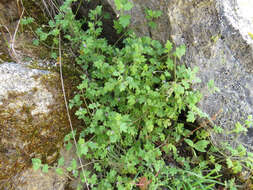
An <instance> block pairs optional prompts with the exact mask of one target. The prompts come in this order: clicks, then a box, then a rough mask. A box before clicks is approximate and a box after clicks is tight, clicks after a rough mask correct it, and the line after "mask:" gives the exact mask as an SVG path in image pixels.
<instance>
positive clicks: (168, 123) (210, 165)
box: [33, 0, 252, 190]
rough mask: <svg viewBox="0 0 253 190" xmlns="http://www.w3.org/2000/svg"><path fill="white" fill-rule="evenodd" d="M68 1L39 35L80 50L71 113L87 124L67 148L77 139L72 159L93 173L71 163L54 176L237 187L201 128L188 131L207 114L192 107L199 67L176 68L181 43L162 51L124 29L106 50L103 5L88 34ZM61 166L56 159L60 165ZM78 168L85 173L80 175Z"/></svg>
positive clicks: (104, 185) (102, 182) (122, 24)
mask: <svg viewBox="0 0 253 190" xmlns="http://www.w3.org/2000/svg"><path fill="white" fill-rule="evenodd" d="M72 2H73V0H67V1H65V3H64V4H63V6H62V7H61V8H60V11H61V12H60V13H59V14H58V15H57V16H56V17H55V20H54V21H50V23H49V25H50V27H51V30H50V32H49V33H45V32H43V30H38V31H39V35H40V37H41V40H46V39H47V38H48V37H49V36H51V37H52V38H53V39H54V40H53V41H54V43H55V44H56V45H59V42H60V40H59V35H62V36H63V37H64V39H66V40H68V42H69V44H71V46H72V47H73V49H74V50H75V51H77V53H78V56H77V57H76V59H75V64H77V65H78V68H79V73H81V75H80V78H81V80H82V82H81V83H80V84H79V85H78V86H77V91H76V95H75V97H74V98H73V99H72V100H70V102H69V108H70V109H73V108H75V109H77V111H76V112H75V115H76V117H78V119H80V120H82V121H83V122H84V124H85V125H84V126H83V131H82V132H81V133H80V134H74V133H73V132H72V133H70V134H68V135H67V136H66V137H65V139H64V143H65V145H66V148H67V149H70V148H71V147H72V140H73V139H74V138H78V140H77V144H76V154H77V155H78V156H79V157H84V158H85V159H86V160H89V161H90V163H88V164H86V165H89V166H92V170H90V169H88V168H85V166H80V165H78V160H75V159H73V160H72V162H71V165H70V166H69V167H68V168H67V169H66V170H64V169H63V168H61V167H58V168H57V169H56V171H57V172H58V173H59V174H63V173H64V172H72V175H73V176H74V177H76V178H80V179H81V183H82V185H83V183H86V185H87V186H88V187H90V188H91V189H141V190H145V189H162V188H164V187H166V188H168V189H184V190H188V189H191V190H193V189H206V190H208V189H215V188H216V187H217V188H219V187H227V188H230V189H233V188H236V186H235V184H234V181H233V179H226V178H225V177H223V175H222V172H221V171H222V167H224V165H225V163H226V162H227V164H228V168H232V170H235V171H236V172H238V171H239V170H240V168H238V167H237V165H238V164H236V165H233V162H232V165H231V163H229V159H228V158H227V159H226V161H225V162H224V160H220V159H219V156H217V155H221V151H220V149H219V148H217V147H216V146H214V145H213V144H212V143H211V141H210V134H211V132H210V131H209V130H208V129H207V128H206V127H205V126H203V127H202V126H199V127H197V126H196V127H195V129H196V130H195V129H193V130H192V131H191V130H190V129H189V128H187V125H188V124H189V123H191V125H193V126H195V125H197V124H196V123H194V122H195V120H196V117H206V115H205V114H204V113H202V112H201V110H199V109H198V107H197V103H198V102H199V101H200V99H201V94H200V92H199V91H196V90H193V89H192V88H191V85H192V84H194V83H198V82H200V80H199V79H198V78H197V77H196V73H197V69H194V70H191V69H190V68H186V67H185V66H184V65H182V64H178V63H179V62H180V60H181V58H182V56H183V55H184V54H185V51H186V48H185V46H184V45H181V46H179V47H175V48H173V45H172V43H171V42H169V41H167V43H166V44H165V46H163V45H161V44H160V42H158V41H156V40H152V39H150V38H149V37H142V38H139V37H136V36H135V34H134V33H133V32H131V31H127V32H125V34H124V40H123V47H121V48H118V47H117V46H116V45H109V44H108V43H107V40H106V39H104V38H101V37H100V36H101V31H102V28H101V26H102V23H101V21H100V19H99V18H100V17H101V10H102V7H101V6H98V7H97V8H96V9H95V10H91V11H90V13H89V18H88V19H87V21H86V22H87V25H88V29H87V30H86V31H83V30H82V28H81V27H82V24H83V22H84V21H82V20H79V21H78V20H76V19H75V15H74V14H73V12H72V10H71V8H70V7H71V3H72ZM115 3H116V7H117V9H120V10H123V11H127V10H130V9H131V8H132V4H131V3H130V4H129V3H128V1H122V0H117V1H115ZM150 14H151V13H149V16H150ZM157 14H158V13H157ZM159 15H160V13H159ZM151 16H152V15H151ZM151 16H150V17H151ZM152 18H153V17H152ZM129 21H130V18H129V17H128V16H127V17H124V16H123V17H120V18H119V20H118V21H116V22H115V28H116V29H117V30H119V31H121V32H122V30H123V29H126V28H127V26H128V25H129ZM54 56H55V57H57V56H58V57H61V55H60V54H59V55H57V54H55V55H54ZM182 115H184V116H185V120H184V121H182V120H181V116H182ZM182 118H184V117H182ZM187 123H188V124H187ZM237 128H238V126H237ZM215 129H216V130H218V129H220V128H218V127H216V128H215ZM236 153H238V154H241V151H238V152H236ZM234 155H235V154H234ZM206 156H208V158H206ZM229 158H231V157H229ZM33 163H34V168H35V169H38V168H42V169H43V170H44V171H47V170H48V166H47V165H43V164H42V163H41V161H40V160H38V159H36V158H35V159H33ZM250 163H252V162H251V161H248V162H247V163H246V162H245V165H247V166H249V164H250ZM63 164H64V159H63V158H60V159H59V162H58V166H62V165H63ZM83 167H84V169H85V172H81V171H80V168H83ZM82 185H81V184H80V185H79V187H80V188H81V186H82Z"/></svg>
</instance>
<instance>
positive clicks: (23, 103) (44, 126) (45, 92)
mask: <svg viewBox="0 0 253 190" xmlns="http://www.w3.org/2000/svg"><path fill="white" fill-rule="evenodd" d="M59 84H60V81H59V75H58V74H57V73H54V72H49V71H46V70H39V69H33V68H30V67H29V65H28V64H16V63H3V64H0V189H2V188H3V187H7V185H8V184H9V182H10V181H12V177H14V176H15V175H18V174H19V173H20V172H22V171H24V169H26V168H28V167H30V166H31V159H32V158H40V159H41V160H42V162H43V163H48V164H50V163H53V162H54V161H55V160H56V159H57V156H58V152H59V150H60V147H61V143H62V140H63V138H64V136H65V135H66V133H67V132H69V125H68V120H67V116H66V111H65V106H64V105H65V104H64V102H63V97H62V92H61V87H60V85H59ZM27 175H28V174H27ZM15 181H17V179H16V178H15ZM1 185H3V186H2V187H1ZM7 189H8V188H7ZM9 189H10V188H9Z"/></svg>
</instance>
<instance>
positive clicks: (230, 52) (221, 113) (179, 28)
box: [108, 0, 253, 145]
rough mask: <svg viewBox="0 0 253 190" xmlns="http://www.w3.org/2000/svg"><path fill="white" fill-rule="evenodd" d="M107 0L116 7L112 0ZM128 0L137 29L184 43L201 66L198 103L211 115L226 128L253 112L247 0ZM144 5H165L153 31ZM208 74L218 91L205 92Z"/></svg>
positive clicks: (192, 62)
mask: <svg viewBox="0 0 253 190" xmlns="http://www.w3.org/2000/svg"><path fill="white" fill-rule="evenodd" d="M108 2H109V3H110V4H111V5H112V7H114V10H115V11H117V10H116V9H115V6H114V1H113V0H108ZM132 2H133V3H134V8H133V10H131V12H129V13H130V14H131V15H132V17H133V18H132V21H133V23H132V25H131V27H133V28H134V30H135V31H136V32H137V33H138V34H139V35H147V34H149V36H151V37H153V38H155V39H158V40H160V41H161V42H164V41H166V40H167V39H170V40H172V41H173V42H174V43H175V44H176V45H180V44H185V45H186V46H187V49H188V50H187V53H186V56H185V57H184V60H183V61H184V62H185V63H186V64H187V65H188V66H190V67H192V68H193V67H195V66H197V67H199V69H200V72H199V77H200V78H201V79H202V83H201V84H200V85H198V86H196V87H195V88H197V89H199V90H200V91H201V92H202V93H203V94H204V98H203V100H202V101H201V102H200V104H199V107H200V108H201V109H202V110H203V111H204V112H206V113H208V114H209V116H210V117H212V116H214V115H216V114H217V117H216V120H215V121H214V123H215V124H216V125H220V126H222V127H223V128H224V129H230V128H231V127H233V126H234V125H235V123H236V122H237V121H244V120H245V119H246V118H247V116H248V115H250V114H253V73H252V72H253V49H252V44H253V41H252V39H251V38H250V37H249V35H248V32H253V24H252V22H251V20H249V19H250V18H245V10H242V8H243V5H244V7H245V1H244V2H242V0H232V1H231V0H193V1H189V0H163V1H153V0H150V1H132ZM162 5H163V6H162ZM252 5H253V4H252V3H248V4H247V5H246V7H247V8H248V7H249V6H251V12H252V10H253V6H252ZM143 7H148V8H151V9H152V10H157V9H159V10H162V11H163V13H164V16H163V17H162V18H160V19H158V28H157V29H156V30H155V31H150V29H148V27H147V25H146V24H145V22H144V21H143V20H145V18H144V11H143V10H144V9H143ZM249 17H250V16H249ZM135 23H138V24H137V25H139V26H136V25H135ZM140 23H143V24H144V25H142V24H140ZM139 27H141V30H140V29H139ZM153 33H155V34H153ZM210 80H214V84H215V86H217V87H218V88H219V89H220V92H216V93H214V94H211V93H210V92H208V90H207V83H208V81H210ZM250 134H251V131H249V133H248V135H247V136H246V137H244V140H243V142H244V143H247V144H248V145H253V138H252V135H250ZM218 140H221V139H218Z"/></svg>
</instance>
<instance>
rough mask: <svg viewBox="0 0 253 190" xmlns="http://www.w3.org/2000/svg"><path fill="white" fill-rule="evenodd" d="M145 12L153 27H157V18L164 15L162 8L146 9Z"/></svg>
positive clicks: (149, 23)
mask: <svg viewBox="0 0 253 190" xmlns="http://www.w3.org/2000/svg"><path fill="white" fill-rule="evenodd" d="M145 14H146V19H147V20H148V25H149V26H150V27H151V28H152V29H155V28H156V26H157V25H156V23H155V19H157V18H159V17H160V16H162V14H163V13H162V11H160V10H156V11H155V10H152V9H146V10H145Z"/></svg>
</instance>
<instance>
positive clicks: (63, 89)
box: [59, 34, 89, 190]
mask: <svg viewBox="0 0 253 190" xmlns="http://www.w3.org/2000/svg"><path fill="white" fill-rule="evenodd" d="M59 64H60V78H61V86H62V93H63V97H64V102H65V106H66V110H67V115H68V120H69V125H70V128H71V132H72V135H73V139H74V144H75V147H76V149H77V141H76V138H75V133H74V129H73V125H72V120H71V117H70V114H69V108H68V102H67V98H66V93H65V88H64V80H63V75H62V56H61V36H60V34H59ZM77 156H78V160H79V163H80V165H81V170H82V174H83V176H84V179H85V184H86V187H87V190H89V184H88V182H87V178H86V176H85V173H84V167H83V166H84V165H83V163H82V159H81V157H80V156H79V155H77Z"/></svg>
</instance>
